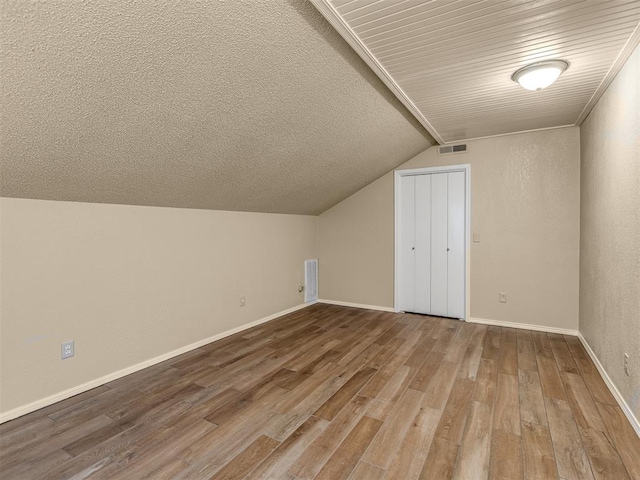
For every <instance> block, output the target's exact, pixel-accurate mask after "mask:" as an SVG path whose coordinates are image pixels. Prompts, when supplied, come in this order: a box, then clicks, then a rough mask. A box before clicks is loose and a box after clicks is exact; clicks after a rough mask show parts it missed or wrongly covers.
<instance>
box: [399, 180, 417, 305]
mask: <svg viewBox="0 0 640 480" xmlns="http://www.w3.org/2000/svg"><path fill="white" fill-rule="evenodd" d="M400 182H401V184H400V209H399V215H400V238H399V243H400V248H399V255H400V258H399V263H398V265H399V268H398V270H399V271H398V291H399V292H398V308H399V309H400V310H401V311H405V312H413V311H415V310H414V309H415V280H414V275H415V251H414V246H415V177H411V176H407V177H401V179H400Z"/></svg>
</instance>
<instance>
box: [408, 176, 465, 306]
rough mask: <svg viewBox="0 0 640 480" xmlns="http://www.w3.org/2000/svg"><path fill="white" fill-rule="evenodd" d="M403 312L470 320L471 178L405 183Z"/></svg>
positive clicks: (430, 178) (418, 179)
mask: <svg viewBox="0 0 640 480" xmlns="http://www.w3.org/2000/svg"><path fill="white" fill-rule="evenodd" d="M400 182H401V184H400V209H399V214H400V223H399V242H400V245H399V247H400V248H399V254H400V258H399V262H398V289H399V292H398V308H399V309H400V310H402V311H405V312H416V313H426V314H430V315H438V316H443V317H453V318H463V317H464V314H465V312H464V300H465V299H464V296H465V278H464V273H465V252H464V249H465V205H466V201H465V173H464V172H447V173H433V174H426V175H412V176H403V177H401V178H400Z"/></svg>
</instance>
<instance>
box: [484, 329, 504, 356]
mask: <svg viewBox="0 0 640 480" xmlns="http://www.w3.org/2000/svg"><path fill="white" fill-rule="evenodd" d="M501 343H502V329H501V328H500V327H489V329H488V331H487V336H486V337H485V341H484V348H483V349H482V358H484V359H487V360H494V361H496V362H497V361H498V359H499V358H500V346H501Z"/></svg>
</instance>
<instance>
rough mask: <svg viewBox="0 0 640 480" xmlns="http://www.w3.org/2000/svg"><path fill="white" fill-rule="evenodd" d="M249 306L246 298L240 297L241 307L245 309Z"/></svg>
mask: <svg viewBox="0 0 640 480" xmlns="http://www.w3.org/2000/svg"><path fill="white" fill-rule="evenodd" d="M246 304H247V301H246V300H245V298H244V297H240V306H241V307H244V306H245V305H246Z"/></svg>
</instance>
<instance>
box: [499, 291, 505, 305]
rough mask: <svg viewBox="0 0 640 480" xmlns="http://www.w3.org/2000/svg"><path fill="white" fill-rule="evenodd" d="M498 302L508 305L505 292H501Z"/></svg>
mask: <svg viewBox="0 0 640 480" xmlns="http://www.w3.org/2000/svg"><path fill="white" fill-rule="evenodd" d="M498 300H500V303H507V294H506V293H505V292H500V293H499V294H498Z"/></svg>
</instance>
